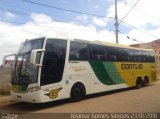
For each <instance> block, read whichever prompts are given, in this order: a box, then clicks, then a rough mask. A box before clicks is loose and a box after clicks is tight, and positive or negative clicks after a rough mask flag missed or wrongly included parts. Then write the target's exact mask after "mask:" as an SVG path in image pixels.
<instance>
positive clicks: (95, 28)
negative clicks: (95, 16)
mask: <svg viewBox="0 0 160 119" xmlns="http://www.w3.org/2000/svg"><path fill="white" fill-rule="evenodd" d="M0 21H2V22H7V23H14V24H20V25H22V24H24V23H22V22H15V21H7V20H0ZM27 25H30V26H37V27H46V28H54V29H61V30H64V29H68V30H78V31H95V30H85V29H76V28H65V27H63V28H62V27H56V26H45V25H38V24H27ZM95 29H96V30H97V29H99V30H102V28H95Z"/></svg>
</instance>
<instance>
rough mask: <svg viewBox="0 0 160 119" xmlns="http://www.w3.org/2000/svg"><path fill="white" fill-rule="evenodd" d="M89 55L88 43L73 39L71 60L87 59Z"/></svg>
mask: <svg viewBox="0 0 160 119" xmlns="http://www.w3.org/2000/svg"><path fill="white" fill-rule="evenodd" d="M88 57H89V54H88V44H85V43H78V42H75V41H71V43H70V52H69V60H70V61H74V60H81V61H82V60H84V61H87V60H88Z"/></svg>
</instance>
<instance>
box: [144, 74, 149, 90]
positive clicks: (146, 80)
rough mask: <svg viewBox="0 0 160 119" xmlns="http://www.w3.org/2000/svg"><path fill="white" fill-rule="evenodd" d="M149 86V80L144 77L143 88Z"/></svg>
mask: <svg viewBox="0 0 160 119" xmlns="http://www.w3.org/2000/svg"><path fill="white" fill-rule="evenodd" d="M148 84H149V79H148V77H147V76H146V77H144V80H143V86H144V87H145V86H147V85H148Z"/></svg>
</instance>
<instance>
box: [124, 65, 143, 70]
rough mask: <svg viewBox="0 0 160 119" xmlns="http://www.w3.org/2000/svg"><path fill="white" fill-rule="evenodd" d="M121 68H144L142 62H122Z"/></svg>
mask: <svg viewBox="0 0 160 119" xmlns="http://www.w3.org/2000/svg"><path fill="white" fill-rule="evenodd" d="M121 69H123V70H129V69H143V65H142V64H121Z"/></svg>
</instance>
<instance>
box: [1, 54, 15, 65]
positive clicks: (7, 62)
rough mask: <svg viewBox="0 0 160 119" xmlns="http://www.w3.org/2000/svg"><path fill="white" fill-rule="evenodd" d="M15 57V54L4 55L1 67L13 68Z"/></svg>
mask: <svg viewBox="0 0 160 119" xmlns="http://www.w3.org/2000/svg"><path fill="white" fill-rule="evenodd" d="M15 55H16V54H10V55H5V56H4V57H3V62H2V66H3V67H13V66H14V58H15ZM7 58H9V59H8V60H7Z"/></svg>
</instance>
